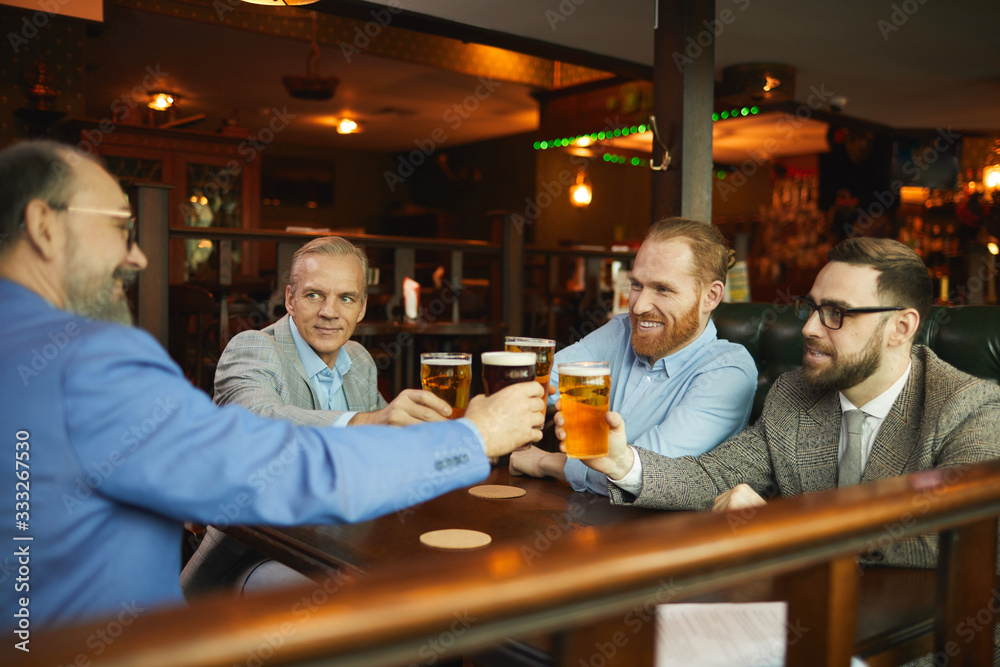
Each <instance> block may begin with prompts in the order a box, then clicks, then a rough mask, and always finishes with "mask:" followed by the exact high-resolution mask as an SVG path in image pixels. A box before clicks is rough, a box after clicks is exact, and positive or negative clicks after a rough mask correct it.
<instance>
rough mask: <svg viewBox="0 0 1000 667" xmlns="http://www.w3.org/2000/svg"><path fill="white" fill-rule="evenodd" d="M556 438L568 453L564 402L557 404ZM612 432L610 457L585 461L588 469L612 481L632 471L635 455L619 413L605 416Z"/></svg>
mask: <svg viewBox="0 0 1000 667" xmlns="http://www.w3.org/2000/svg"><path fill="white" fill-rule="evenodd" d="M556 410H558V412H556V416H555V422H556V437H557V438H559V449H561V450H562V451H564V452H565V451H566V442H565V440H566V430H565V429H564V428H563V426H564V425H565V424H566V418H565V417H563V413H562V401H557V402H556ZM605 419H607V420H608V425H609V426H611V431H610V433H609V434H608V455H607V456H601V457H599V458H596V459H583V462H584V464H585V465H587V467H589V468H593V469H594V470H596V471H597V472H600V473H604V474H605V475H607V476H608V477H609V478H610V479H621V478H622V477H624V476H625V475H626V474H627V473H628V471H629V470H631V469H632V462H633V459H634V457H635V454H634V453H633V452H632V448H631V447H629V446H628V442H627V441H626V439H625V420H624V419H622V416H621V415H620V414H618V413H617V412H608V413H607V414H606V415H605Z"/></svg>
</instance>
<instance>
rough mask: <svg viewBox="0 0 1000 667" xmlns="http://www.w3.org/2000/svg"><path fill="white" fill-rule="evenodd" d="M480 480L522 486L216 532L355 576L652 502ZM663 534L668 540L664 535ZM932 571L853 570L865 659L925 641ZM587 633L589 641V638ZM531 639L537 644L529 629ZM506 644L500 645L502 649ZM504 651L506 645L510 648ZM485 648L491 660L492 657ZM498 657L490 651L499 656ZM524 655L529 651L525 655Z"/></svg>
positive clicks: (608, 627)
mask: <svg viewBox="0 0 1000 667" xmlns="http://www.w3.org/2000/svg"><path fill="white" fill-rule="evenodd" d="M482 483H483V484H506V485H511V486H516V487H519V488H522V489H524V490H525V491H526V492H527V493H526V494H525V495H524V496H521V497H520V498H512V499H506V500H491V499H484V498H477V497H475V496H472V495H470V494H469V493H468V490H467V489H459V490H457V491H453V492H451V493H448V494H445V495H444V496H440V497H438V498H434V499H432V500H429V501H427V502H425V503H423V504H420V505H417V506H415V507H412V508H407V509H404V510H401V511H399V512H396V513H394V514H390V515H387V516H384V517H381V518H378V519H375V520H372V521H368V522H365V523H361V524H353V525H314V526H300V527H288V528H274V527H267V526H231V527H228V528H226V529H225V532H226V533H227V534H229V535H230V536H232V537H235V538H236V539H238V540H240V541H242V542H244V543H245V544H247V545H249V546H251V547H253V548H255V549H257V550H258V551H260V552H261V553H264V554H265V555H267V556H269V557H272V558H275V559H277V560H280V561H282V562H284V563H285V564H287V565H289V566H290V567H293V568H295V569H297V570H299V571H300V572H303V573H306V574H309V575H310V576H313V577H314V578H316V579H317V580H319V579H322V578H323V577H325V576H329V574H330V573H331V572H332V571H336V572H338V575H337V576H338V577H344V576H346V577H347V578H363V577H367V576H375V575H377V574H378V573H379V572H380V571H388V570H392V569H396V570H398V569H399V568H400V566H405V565H406V564H407V563H412V562H416V561H418V560H423V559H437V560H438V561H439V562H441V561H445V562H448V561H451V562H454V563H456V565H458V564H461V563H462V562H463V561H465V560H466V559H467V557H468V554H469V553H481V552H482V551H484V550H485V551H489V550H495V549H497V548H498V545H499V544H505V545H506V546H507V547H508V548H509V546H510V545H511V544H512V543H513V544H518V543H519V545H520V546H519V551H520V553H521V556H522V557H523V558H524V559H526V560H528V561H529V562H530V559H532V558H534V557H538V556H540V555H541V554H543V553H544V552H545V551H546V549H548V548H549V546H551V544H553V543H554V542H555V541H557V540H559V539H560V538H561V537H562V536H564V535H566V534H567V533H568V532H569V531H578V530H591V529H593V528H599V527H601V526H611V525H614V524H617V523H620V522H625V521H630V520H633V519H636V518H640V517H643V516H649V515H651V514H656V512H655V511H652V510H642V509H637V508H631V507H620V506H613V505H611V504H610V502H609V501H608V499H607V498H606V497H604V496H598V495H594V494H588V493H576V492H574V491H573V490H572V488H570V487H569V485H567V484H565V483H562V482H558V481H556V480H552V479H534V478H530V477H520V476H512V475H510V473H509V472H508V470H507V469H506V468H505V467H495V468H494V469H493V470H492V471H491V473H490V476H489V478H488V479H487V480H486V481H484V482H482ZM442 528H467V529H473V530H479V531H483V532H486V533H488V534H489V535H490V536H491V537H492V538H493V542H492V543H491V544H490V545H488V546H486V547H482V548H481V549H477V550H473V551H446V550H441V549H435V548H432V547H427V546H425V545H423V544H421V542H420V540H419V536H420V535H421V534H422V533H424V532H426V531H430V530H438V529H442ZM664 539H670V537H669V535H664ZM934 581H935V573H934V571H931V570H912V569H896V568H873V569H868V570H866V571H865V572H864V573H863V576H862V577H861V583H860V590H859V595H858V609H857V630H856V635H855V652H856V653H857V654H860V655H864V656H869V657H870V656H876V657H875V658H874V659H871V660H870V664H871V665H872V666H873V667H875V666H877V665H889V664H896V663H897V662H899V661H902V660H905V659H908V658H910V657H915V656H917V655H920V654H922V653H923V652H926V651H928V650H930V636H929V635H928V633H929V632H931V630H932V627H933V625H932V618H933V608H934V607H933V605H934ZM777 591H778V587H777V585H776V583H775V581H774V580H772V579H762V580H760V581H758V582H756V583H754V584H752V585H747V586H741V587H738V588H734V589H730V590H727V591H724V592H721V593H713V594H711V595H704V596H700V597H697V598H694V599H691V600H687V601H701V602H723V601H728V602H756V601H766V600H777V599H780V594H779V593H778V592H777ZM617 629H618V626H617V625H616V624H602V625H599V626H595V628H594V629H593V632H594V635H593V636H594V637H600V636H607V637H610V636H612V635H613V633H614V632H615V631H616V630H617ZM595 641H596V640H595ZM534 643H536V644H537V643H541V644H542V645H543V646H544V645H545V644H546V642H545V641H541V642H539V641H538V639H537V638H536V639H535V641H534ZM652 646H653V633H652V624H650V632H649V634H648V636H647V637H646V638H645V639H644V641H641V642H633V643H632V645H631V648H630V649H629V650H630V651H632V650H635V651H637V653H635V654H634V655H631V656H624V655H623V656H620V657H622V658H624V659H627V660H634V661H639V662H636V663H635V664H642V662H643V661H645V660H646V659H647V658H648V654H649V652H651V651H652ZM505 651H506V652H505ZM511 651H513V654H512V653H511ZM525 652H527V653H528V654H529V655H534V654H533V653H532V651H531V649H530V648H526V647H524V645H521V644H518V643H512V644H509V645H508V646H506V647H503V648H501V649H500V651H499V652H494V653H493V654H486V655H484V656H479V657H477V664H482V665H492V664H497V665H501V664H514V663H512V662H510V661H512V660H516V659H517V658H518V657H519V656H522V657H523V655H524V654H525ZM491 655H492V660H491ZM498 656H499V657H498ZM528 662H530V660H529V661H528Z"/></svg>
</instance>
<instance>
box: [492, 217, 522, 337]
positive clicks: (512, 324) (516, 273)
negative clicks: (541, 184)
mask: <svg viewBox="0 0 1000 667" xmlns="http://www.w3.org/2000/svg"><path fill="white" fill-rule="evenodd" d="M525 224H526V222H525V220H524V218H522V217H521V216H519V215H511V214H510V213H505V214H504V216H503V250H502V257H503V283H502V290H503V292H502V294H503V296H502V299H503V321H504V323H505V324H506V325H507V334H508V335H511V336H520V335H521V326H522V324H523V323H524V226H525ZM500 342H502V341H500ZM497 349H502V348H497Z"/></svg>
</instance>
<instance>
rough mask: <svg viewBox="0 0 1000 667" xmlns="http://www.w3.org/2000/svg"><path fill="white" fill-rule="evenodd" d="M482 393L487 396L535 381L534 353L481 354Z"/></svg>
mask: <svg viewBox="0 0 1000 667" xmlns="http://www.w3.org/2000/svg"><path fill="white" fill-rule="evenodd" d="M482 360H483V391H484V392H485V393H486V395H487V396H489V395H491V394H495V393H497V392H498V391H500V390H501V389H503V388H504V387H506V386H508V385H512V384H517V383H518V382H529V381H533V380H534V379H535V353H534V352H483V354H482Z"/></svg>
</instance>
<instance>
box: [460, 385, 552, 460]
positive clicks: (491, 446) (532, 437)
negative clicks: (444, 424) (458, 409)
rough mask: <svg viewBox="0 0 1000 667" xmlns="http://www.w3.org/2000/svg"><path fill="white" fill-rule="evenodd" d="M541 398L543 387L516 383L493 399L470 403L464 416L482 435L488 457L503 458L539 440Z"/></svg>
mask: <svg viewBox="0 0 1000 667" xmlns="http://www.w3.org/2000/svg"><path fill="white" fill-rule="evenodd" d="M543 395H544V392H543V391H542V385H540V384H538V383H537V382H518V383H517V384H512V385H510V386H508V387H505V388H503V389H501V390H500V391H498V392H497V393H495V394H493V395H492V396H489V397H487V396H476V397H475V398H473V399H472V400H471V401H469V408H468V409H467V410H466V411H465V416H466V418H468V419H470V420H472V423H474V424H475V425H476V427H477V428H478V429H479V432H480V433H482V434H483V439H484V440H485V441H486V455H487V456H489V457H490V458H494V457H498V456H503V455H504V454H508V453H510V452H511V451H513V450H515V449H517V448H518V447H520V446H521V445H525V444H528V443H530V442H538V441H539V440H541V439H542V429H541V426H542V422H543V420H544V418H543V417H542V408H543V407H545V401H544V399H543Z"/></svg>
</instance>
